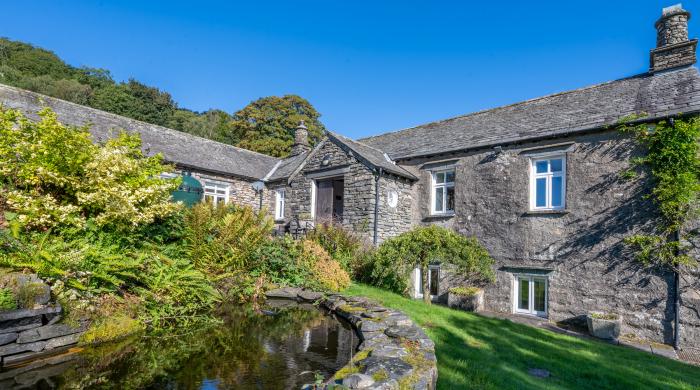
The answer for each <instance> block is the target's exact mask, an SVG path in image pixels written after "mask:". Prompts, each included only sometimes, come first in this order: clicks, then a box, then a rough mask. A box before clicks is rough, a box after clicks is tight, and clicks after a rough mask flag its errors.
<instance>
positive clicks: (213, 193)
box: [204, 181, 229, 207]
mask: <svg viewBox="0 0 700 390" xmlns="http://www.w3.org/2000/svg"><path fill="white" fill-rule="evenodd" d="M228 194H229V186H228V185H227V184H221V183H214V182H209V181H205V182H204V201H205V202H211V203H212V204H214V205H216V206H217V207H218V206H220V205H221V206H223V205H226V204H227V203H228Z"/></svg>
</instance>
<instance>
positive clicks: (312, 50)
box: [0, 0, 700, 138]
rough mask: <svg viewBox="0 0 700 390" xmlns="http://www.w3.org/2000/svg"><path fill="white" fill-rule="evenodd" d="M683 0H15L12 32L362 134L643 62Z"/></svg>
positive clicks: (121, 72) (208, 93)
mask: <svg viewBox="0 0 700 390" xmlns="http://www.w3.org/2000/svg"><path fill="white" fill-rule="evenodd" d="M672 4H674V2H673V1H639V0H637V1H614V2H613V1H609V0H608V1H579V2H576V3H574V2H568V1H540V2H534V1H527V2H526V1H512V2H511V1H499V2H487V1H481V2H468V1H410V0H404V1H396V2H391V1H384V2H382V1H367V2H365V1H332V0H326V1H302V0H298V1H245V2H233V1H220V2H215V1H203V0H202V1H175V0H170V1H126V0H125V1H60V0H46V1H8V2H5V4H3V14H4V17H3V22H2V26H1V27H0V35H2V36H6V37H8V38H11V39H16V40H21V41H26V42H30V43H32V44H35V45H37V46H41V47H44V48H47V49H49V50H53V51H54V52H56V53H57V54H58V55H59V56H61V57H62V58H63V59H65V60H66V61H68V62H69V63H70V64H72V65H76V66H80V65H87V66H93V67H101V68H106V69H109V70H111V71H112V74H113V76H114V77H115V79H117V80H126V79H128V78H129V77H133V78H136V79H137V80H140V81H142V82H145V83H146V84H149V85H152V86H156V87H158V88H161V89H163V90H165V91H168V92H170V93H171V94H172V95H173V97H174V99H175V100H176V101H177V102H178V103H179V104H180V106H182V107H186V108H190V109H194V110H200V111H201V110H206V109H208V108H210V107H214V108H222V109H224V110H226V111H229V112H233V111H235V110H237V109H240V108H242V107H243V106H245V105H246V104H247V103H248V102H250V101H252V100H255V99H257V98H259V97H262V96H269V95H283V94H298V95H301V96H303V97H305V98H307V99H308V100H309V101H311V103H312V104H313V105H314V106H315V107H316V108H317V109H318V110H319V111H320V112H321V113H322V115H323V116H322V118H321V119H322V121H323V122H324V123H325V124H326V126H327V127H328V128H329V129H331V130H334V131H337V132H340V133H342V134H345V135H347V136H350V137H354V138H360V137H362V136H366V135H371V134H377V133H381V132H386V131H393V130H398V129H401V128H406V127H411V126H415V125H418V124H422V123H426V122H431V121H434V120H440V119H445V118H448V117H451V116H456V115H461V114H466V113H469V112H472V111H476V110H481V109H486V108H491V107H495V106H499V105H504V104H509V103H514V102H517V101H520V100H524V99H529V98H533V97H537V96H541V95H545V94H550V93H555V92H560V91H565V90H568V89H573V88H579V87H583V86H586V85H590V84H594V83H599V82H603V81H608V80H612V79H616V78H621V77H625V76H630V75H633V74H637V73H641V72H644V71H646V70H647V68H648V65H649V64H648V61H649V49H651V48H653V46H654V45H655V30H654V27H653V24H654V21H656V19H657V18H658V17H659V16H660V14H661V8H662V7H664V6H668V5H672ZM685 6H686V8H687V9H689V11H691V13H692V12H700V8H698V9H694V8H693V4H692V3H690V2H687V4H685ZM698 15H700V13H698ZM699 17H700V16H699ZM696 33H697V34H696ZM690 35H691V37H695V36H697V35H700V29H699V28H698V26H697V18H692V19H691V21H690Z"/></svg>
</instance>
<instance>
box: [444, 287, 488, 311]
mask: <svg viewBox="0 0 700 390" xmlns="http://www.w3.org/2000/svg"><path fill="white" fill-rule="evenodd" d="M447 306H449V307H451V308H454V309H460V310H466V311H482V310H484V290H479V292H477V293H476V294H474V295H458V294H454V293H451V292H448V293H447Z"/></svg>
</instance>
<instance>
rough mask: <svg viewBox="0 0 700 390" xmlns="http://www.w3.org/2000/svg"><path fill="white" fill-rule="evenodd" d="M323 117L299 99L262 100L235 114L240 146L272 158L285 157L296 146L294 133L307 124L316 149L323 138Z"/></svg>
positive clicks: (309, 104) (273, 97)
mask: <svg viewBox="0 0 700 390" xmlns="http://www.w3.org/2000/svg"><path fill="white" fill-rule="evenodd" d="M320 116H321V115H320V114H319V113H318V112H317V111H316V109H315V108H314V107H313V106H312V105H311V103H309V102H308V101H307V100H306V99H304V98H302V97H299V96H296V95H285V96H282V97H278V96H270V97H264V98H260V99H258V100H256V101H254V102H252V103H250V104H248V105H247V106H245V107H244V108H243V109H242V110H240V111H238V112H237V113H236V114H234V116H233V118H234V126H235V129H236V130H235V133H237V134H240V137H241V138H240V139H241V140H240V142H239V144H238V145H239V146H241V147H243V148H246V149H250V150H255V151H257V152H260V153H265V154H269V155H270V156H276V157H285V156H287V155H288V154H289V152H290V151H291V148H292V144H293V143H294V129H295V128H296V127H297V126H298V125H299V122H300V121H302V120H303V121H304V123H305V124H306V127H307V128H308V131H309V141H310V143H311V144H312V145H313V144H315V143H316V142H318V141H319V140H320V139H321V137H322V136H323V132H324V131H325V127H324V126H323V124H322V123H321V122H320V121H319V120H318V118H319V117H320Z"/></svg>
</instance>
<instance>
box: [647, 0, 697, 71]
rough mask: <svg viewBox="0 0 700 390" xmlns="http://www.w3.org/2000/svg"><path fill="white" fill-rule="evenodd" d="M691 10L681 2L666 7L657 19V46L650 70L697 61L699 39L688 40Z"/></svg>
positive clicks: (674, 66) (652, 53) (685, 64)
mask: <svg viewBox="0 0 700 390" xmlns="http://www.w3.org/2000/svg"><path fill="white" fill-rule="evenodd" d="M688 20H690V12H688V11H686V10H684V9H683V7H682V5H681V4H676V5H673V6H670V7H666V8H664V9H663V10H662V11H661V17H660V18H659V20H657V21H656V23H655V24H654V26H655V27H656V48H655V49H654V50H652V51H651V56H650V62H651V67H650V70H649V71H650V72H652V73H656V72H660V71H663V70H668V69H673V68H678V67H681V66H687V65H692V64H694V63H695V61H696V58H695V48H696V46H697V43H698V41H697V39H692V40H688Z"/></svg>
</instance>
